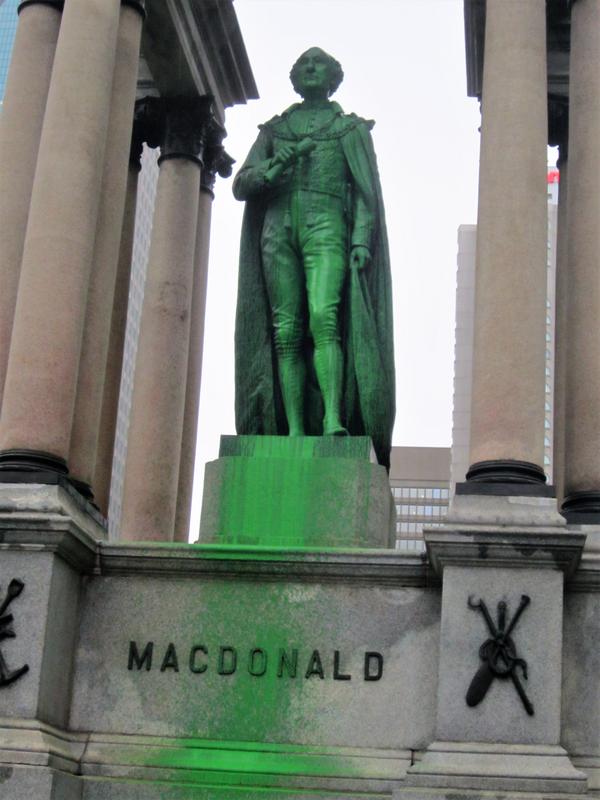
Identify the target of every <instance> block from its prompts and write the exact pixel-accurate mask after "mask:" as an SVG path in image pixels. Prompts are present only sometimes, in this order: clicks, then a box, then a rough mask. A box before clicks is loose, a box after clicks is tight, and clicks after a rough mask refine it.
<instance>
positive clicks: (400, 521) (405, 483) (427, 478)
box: [390, 447, 450, 551]
mask: <svg viewBox="0 0 600 800" xmlns="http://www.w3.org/2000/svg"><path fill="white" fill-rule="evenodd" d="M390 486H391V488H392V494H393V495H394V502H395V504H396V515H397V516H396V548H397V549H398V550H412V551H415V550H417V551H420V550H424V543H423V527H424V526H426V527H428V528H431V527H434V528H435V527H438V526H439V525H440V524H441V523H442V522H443V520H444V517H445V516H446V514H447V512H448V502H449V497H450V448H449V447H392V454H391V464H390Z"/></svg>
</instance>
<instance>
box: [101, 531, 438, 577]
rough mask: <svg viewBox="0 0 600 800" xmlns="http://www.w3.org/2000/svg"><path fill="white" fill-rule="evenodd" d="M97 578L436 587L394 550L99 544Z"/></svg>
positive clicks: (416, 561)
mask: <svg viewBox="0 0 600 800" xmlns="http://www.w3.org/2000/svg"><path fill="white" fill-rule="evenodd" d="M97 569H98V572H99V574H101V575H131V574H135V575H161V576H164V577H173V578H174V577H179V578H182V577H186V576H188V577H199V576H204V577H207V578H209V577H210V578H243V579H244V580H259V579H260V580H263V579H269V580H274V581H277V580H282V581H284V580H289V579H290V578H293V579H294V580H298V581H303V582H304V581H328V582H340V583H352V584H360V583H368V584H370V585H372V584H373V583H375V584H380V585H393V586H398V587H410V586H421V587H422V586H427V585H429V584H431V583H433V584H435V585H437V580H436V578H435V576H433V575H432V574H431V573H430V571H429V570H428V568H427V566H426V564H425V562H424V561H423V559H422V558H421V557H420V554H415V555H401V554H400V553H398V552H395V551H393V550H360V551H358V550H354V551H337V550H336V551H334V550H329V551H323V550H314V551H312V550H288V549H284V548H267V547H251V546H237V547H235V546H223V545H185V544H184V545H182V544H169V543H165V544H149V543H148V544H142V543H127V542H122V543H118V544H117V543H109V542H106V543H102V544H100V546H99V560H98V566H97Z"/></svg>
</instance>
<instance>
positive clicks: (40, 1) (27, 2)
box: [17, 0, 65, 14]
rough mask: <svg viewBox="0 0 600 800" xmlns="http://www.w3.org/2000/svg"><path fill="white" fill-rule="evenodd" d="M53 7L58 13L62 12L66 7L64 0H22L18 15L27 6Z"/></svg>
mask: <svg viewBox="0 0 600 800" xmlns="http://www.w3.org/2000/svg"><path fill="white" fill-rule="evenodd" d="M40 5H42V6H52V7H53V8H55V9H56V10H57V11H62V10H63V7H64V5H65V3H64V0H22V2H21V3H19V7H18V8H17V14H20V13H21V11H23V9H24V8H27V6H40Z"/></svg>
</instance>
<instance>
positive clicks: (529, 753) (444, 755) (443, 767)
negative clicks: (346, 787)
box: [407, 742, 587, 794]
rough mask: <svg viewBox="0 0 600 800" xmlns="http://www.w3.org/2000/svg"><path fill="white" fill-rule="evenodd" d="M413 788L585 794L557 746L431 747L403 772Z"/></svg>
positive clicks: (470, 744)
mask: <svg viewBox="0 0 600 800" xmlns="http://www.w3.org/2000/svg"><path fill="white" fill-rule="evenodd" d="M407 782H408V783H410V784H411V785H413V786H429V787H435V788H440V789H447V788H457V789H480V790H481V789H483V790H491V791H496V792H498V791H503V792H506V791H509V792H513V791H535V792H567V793H570V794H580V793H582V792H585V791H586V789H587V777H586V775H585V774H584V773H583V772H580V771H579V770H576V769H575V768H574V767H573V764H572V763H571V761H570V760H569V757H568V755H567V752H566V750H565V749H564V748H562V747H560V746H559V745H533V744H530V745H516V744H502V743H495V744H490V743H487V742H432V743H431V744H430V745H429V747H428V748H427V752H426V754H425V757H424V758H423V760H422V761H419V762H417V763H416V764H414V765H413V766H412V767H410V768H409V770H408V775H407Z"/></svg>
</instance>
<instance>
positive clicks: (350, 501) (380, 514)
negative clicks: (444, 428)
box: [200, 436, 396, 548]
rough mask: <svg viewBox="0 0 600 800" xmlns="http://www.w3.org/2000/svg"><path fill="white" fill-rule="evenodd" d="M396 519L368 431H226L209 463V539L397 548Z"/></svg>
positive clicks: (205, 515) (204, 537)
mask: <svg viewBox="0 0 600 800" xmlns="http://www.w3.org/2000/svg"><path fill="white" fill-rule="evenodd" d="M395 523H396V514H395V506H394V502H393V498H392V494H391V491H390V487H389V481H388V477H387V472H386V470H385V468H384V467H382V466H380V465H379V464H377V461H376V459H375V454H374V452H373V448H372V445H371V440H370V439H369V438H368V437H366V436H364V437H356V436H353V437H335V436H304V437H297V438H296V437H287V436H222V437H221V448H220V452H219V458H218V459H217V460H216V461H211V462H210V463H208V464H207V465H206V472H205V479H204V498H203V504H202V515H201V520H200V541H201V542H202V543H209V542H218V543H219V544H247V545H273V546H278V547H313V548H314V547H319V548H320V547H393V546H394V542H395Z"/></svg>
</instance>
